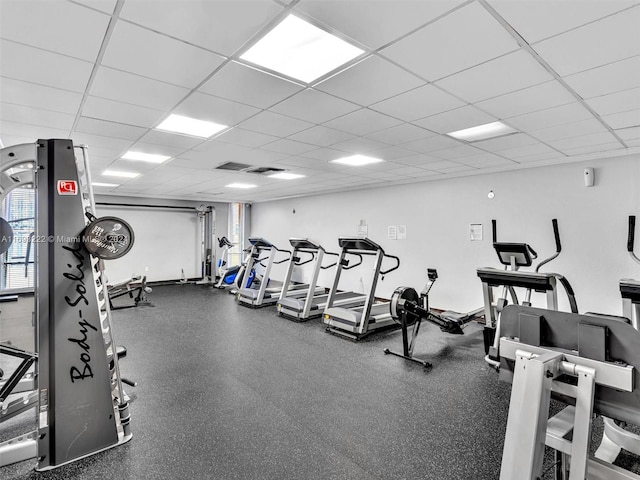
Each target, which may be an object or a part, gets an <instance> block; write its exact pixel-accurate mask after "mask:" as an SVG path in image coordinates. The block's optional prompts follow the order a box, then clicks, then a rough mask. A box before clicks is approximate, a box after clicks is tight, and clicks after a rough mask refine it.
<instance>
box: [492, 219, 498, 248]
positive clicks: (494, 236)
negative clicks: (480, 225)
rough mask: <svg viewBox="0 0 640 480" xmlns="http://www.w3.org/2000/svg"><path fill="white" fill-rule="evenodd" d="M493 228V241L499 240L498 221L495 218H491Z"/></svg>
mask: <svg viewBox="0 0 640 480" xmlns="http://www.w3.org/2000/svg"><path fill="white" fill-rule="evenodd" d="M491 230H492V231H493V243H496V242H497V241H498V222H497V221H496V220H495V219H494V220H491Z"/></svg>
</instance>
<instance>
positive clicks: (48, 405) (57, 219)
mask: <svg viewBox="0 0 640 480" xmlns="http://www.w3.org/2000/svg"><path fill="white" fill-rule="evenodd" d="M77 148H78V147H76V148H74V145H73V143H72V141H71V140H38V141H37V142H36V143H35V144H22V145H16V146H13V147H7V148H3V149H1V150H0V198H3V197H4V196H6V195H7V194H8V193H9V192H10V191H11V190H12V189H14V188H18V187H22V186H26V185H32V186H33V187H34V189H35V196H36V222H35V225H36V232H35V237H36V240H37V241H35V242H34V243H33V247H34V248H35V259H36V261H35V264H36V273H35V276H36V279H35V327H36V339H37V340H36V352H33V353H29V354H24V355H22V354H21V352H8V351H5V350H6V349H3V353H4V354H9V355H12V354H15V355H13V356H17V357H18V358H22V360H23V362H22V363H21V366H20V367H19V368H18V370H17V371H16V372H14V373H13V374H12V375H11V377H10V378H9V379H8V380H7V381H6V382H3V386H2V389H1V395H0V396H1V397H2V412H1V413H2V416H4V413H5V412H7V411H13V412H15V409H16V408H17V406H18V404H19V403H20V402H25V401H26V402H28V403H29V405H28V406H29V407H33V406H35V407H36V408H37V428H36V430H34V431H32V432H29V433H27V434H24V435H20V436H19V437H17V438H14V439H11V440H8V441H5V442H3V443H0V467H1V466H4V465H8V464H11V463H15V462H19V461H23V460H27V459H29V458H33V457H35V458H36V459H37V465H36V470H37V471H45V470H51V469H54V468H57V467H59V466H61V465H65V464H68V463H71V462H74V461H76V460H79V459H81V458H84V457H88V456H91V455H94V454H96V453H98V452H101V451H104V450H107V449H109V448H112V447H115V446H118V445H121V444H123V443H125V442H128V441H129V440H130V439H131V437H132V434H131V431H130V424H129V422H130V415H129V405H128V397H127V395H126V393H125V392H124V390H123V388H122V384H123V383H132V382H128V381H126V380H125V379H123V378H122V377H121V376H120V369H119V366H118V352H117V349H116V346H115V345H116V344H115V341H114V333H113V325H112V322H111V312H110V309H109V297H108V292H107V285H106V281H104V268H103V262H102V259H106V258H118V256H122V255H123V254H124V253H126V252H127V251H128V250H129V249H130V248H131V246H132V244H133V232H132V231H131V230H130V227H129V226H128V225H127V224H126V222H123V221H121V220H119V219H115V218H114V217H108V218H104V219H96V218H95V217H93V213H94V212H95V203H94V200H93V191H92V189H91V178H90V173H89V169H88V163H89V162H88V157H87V151H86V147H79V150H80V151H79V152H78V155H77V156H76V149H77ZM31 366H35V375H34V377H33V378H32V380H31V385H32V387H31V388H32V390H31V391H30V392H28V393H27V394H24V395H23V396H22V397H21V398H20V397H19V398H17V399H13V400H12V398H13V396H12V398H10V395H12V394H15V393H16V391H15V390H14V387H16V386H17V385H18V384H20V383H21V382H22V383H24V378H22V377H23V376H24V374H25V373H26V372H27V371H28V370H29V368H31ZM17 394H18V396H20V392H18V393H17ZM0 420H2V419H1V418H0Z"/></svg>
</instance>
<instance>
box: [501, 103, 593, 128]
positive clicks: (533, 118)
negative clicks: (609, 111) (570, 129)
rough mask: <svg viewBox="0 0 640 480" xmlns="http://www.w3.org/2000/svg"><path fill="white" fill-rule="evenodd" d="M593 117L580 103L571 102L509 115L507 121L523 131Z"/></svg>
mask: <svg viewBox="0 0 640 480" xmlns="http://www.w3.org/2000/svg"><path fill="white" fill-rule="evenodd" d="M589 118H593V115H592V114H591V112H590V111H589V110H587V109H586V108H585V107H584V106H583V105H582V104H581V103H579V102H573V103H568V104H566V105H561V106H559V107H553V108H547V109H545V110H539V111H537V112H532V113H526V114H524V115H518V116H517V117H511V118H509V119H508V120H507V123H508V124H509V125H511V126H512V127H514V128H517V129H518V130H521V131H523V132H526V131H530V130H540V129H541V128H545V127H552V126H554V125H562V124H565V123H572V122H578V121H580V120H587V119H589Z"/></svg>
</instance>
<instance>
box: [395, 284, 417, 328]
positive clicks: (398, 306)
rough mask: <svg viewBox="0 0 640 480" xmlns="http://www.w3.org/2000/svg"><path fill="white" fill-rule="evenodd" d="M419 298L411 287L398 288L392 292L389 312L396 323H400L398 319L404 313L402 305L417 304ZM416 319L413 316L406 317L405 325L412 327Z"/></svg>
mask: <svg viewBox="0 0 640 480" xmlns="http://www.w3.org/2000/svg"><path fill="white" fill-rule="evenodd" d="M418 300H420V297H419V296H418V292H416V291H415V290H414V289H413V288H411V287H398V288H396V289H395V290H394V292H393V295H392V296H391V303H390V305H389V308H390V310H391V317H392V318H393V319H394V320H395V321H396V322H398V323H399V322H400V317H401V316H402V314H403V313H404V311H405V309H404V304H405V303H406V302H409V303H413V304H417V303H418ZM417 319H418V317H417V316H415V315H407V325H413V324H414V323H415V322H416V320H417Z"/></svg>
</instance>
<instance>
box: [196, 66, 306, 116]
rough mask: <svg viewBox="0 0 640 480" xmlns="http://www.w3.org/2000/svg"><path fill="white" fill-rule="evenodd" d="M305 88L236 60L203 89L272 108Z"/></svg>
mask: <svg viewBox="0 0 640 480" xmlns="http://www.w3.org/2000/svg"><path fill="white" fill-rule="evenodd" d="M302 89H303V87H301V86H300V85H297V84H295V83H292V82H289V81H287V80H283V79H281V78H278V77H276V76H273V75H269V74H267V73H263V72H260V71H259V70H256V69H255V68H251V67H247V66H244V65H241V64H239V63H236V62H229V63H227V64H226V65H225V66H224V67H222V68H221V69H220V71H218V72H217V73H216V74H215V75H214V76H213V77H211V78H210V79H209V80H208V81H207V82H206V83H205V84H204V85H202V86H201V87H200V88H199V90H200V91H201V92H204V93H208V94H210V95H215V96H217V97H222V98H226V99H228V100H233V101H234V102H238V103H244V104H246V105H252V106H254V107H258V108H269V107H270V106H272V105H274V104H275V103H278V102H280V101H282V100H284V99H285V98H287V97H290V96H291V95H293V94H294V93H296V92H299V91H300V90H302Z"/></svg>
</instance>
